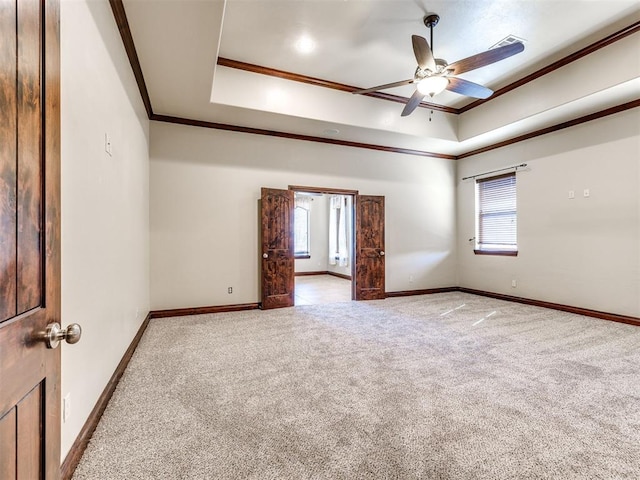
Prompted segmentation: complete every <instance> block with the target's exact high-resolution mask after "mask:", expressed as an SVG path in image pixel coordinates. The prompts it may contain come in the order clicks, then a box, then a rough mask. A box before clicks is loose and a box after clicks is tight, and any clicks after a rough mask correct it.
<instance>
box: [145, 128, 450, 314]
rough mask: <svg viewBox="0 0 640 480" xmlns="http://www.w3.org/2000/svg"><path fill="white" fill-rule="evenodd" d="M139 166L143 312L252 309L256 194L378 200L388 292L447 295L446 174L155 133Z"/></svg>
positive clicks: (285, 145) (323, 149)
mask: <svg viewBox="0 0 640 480" xmlns="http://www.w3.org/2000/svg"><path fill="white" fill-rule="evenodd" d="M150 157H151V174H150V182H151V183H150V186H151V187H150V188H151V191H150V222H151V227H150V228H151V308H152V309H154V310H155V309H164V308H180V307H197V306H206V305H225V304H237V303H252V302H257V301H259V278H258V270H259V251H258V241H259V230H258V219H259V217H258V199H259V197H260V187H263V186H265V187H272V188H283V189H286V188H287V187H288V185H308V186H317V187H330V188H345V189H353V190H359V191H360V193H362V194H371V195H384V196H385V197H386V253H387V256H386V262H387V263H386V265H387V268H386V288H387V291H397V290H409V289H423V288H432V287H448V286H452V285H455V284H456V272H455V270H456V252H455V234H456V231H455V185H454V172H455V168H456V165H455V162H452V161H449V160H441V159H433V158H424V157H417V156H410V155H402V154H392V153H386V152H376V151H370V150H363V149H357V148H349V147H341V146H336V145H325V144H318V143H312V142H303V141H297V140H288V139H282V138H275V137H266V136H260V135H251V134H244V133H235V132H226V131H221V130H211V129H205V128H195V127H189V126H182V125H172V124H167V123H160V122H151V147H150ZM411 276H412V277H413V282H410V281H409V277H411ZM229 286H232V287H233V294H228V293H227V288H228V287H229Z"/></svg>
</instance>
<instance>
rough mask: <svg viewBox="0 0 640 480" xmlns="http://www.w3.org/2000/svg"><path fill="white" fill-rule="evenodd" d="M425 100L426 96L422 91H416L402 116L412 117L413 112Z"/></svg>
mask: <svg viewBox="0 0 640 480" xmlns="http://www.w3.org/2000/svg"><path fill="white" fill-rule="evenodd" d="M423 98H424V94H422V93H420V91H419V90H418V89H416V91H415V92H413V95H411V98H410V99H409V101H408V102H407V104H406V105H405V106H404V110H402V113H401V114H400V115H401V116H403V117H406V116H407V115H410V114H411V112H413V111H414V110H415V109H416V108H417V107H418V105H420V102H421V101H422V99H423Z"/></svg>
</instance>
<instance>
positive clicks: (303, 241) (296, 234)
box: [293, 198, 311, 258]
mask: <svg viewBox="0 0 640 480" xmlns="http://www.w3.org/2000/svg"><path fill="white" fill-rule="evenodd" d="M310 207H311V203H310V201H309V199H308V198H296V206H295V208H294V209H293V225H294V231H293V243H294V256H295V258H309V257H310V256H311V252H310V251H309V210H310Z"/></svg>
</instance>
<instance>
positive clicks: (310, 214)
mask: <svg viewBox="0 0 640 480" xmlns="http://www.w3.org/2000/svg"><path fill="white" fill-rule="evenodd" d="M318 190H319V189H313V191H307V190H294V228H293V230H294V253H295V298H294V303H295V305H315V304H326V303H337V302H345V301H350V300H352V291H353V288H352V278H353V275H352V272H353V264H354V261H353V259H354V248H353V246H354V229H353V225H354V222H353V219H354V194H353V193H345V192H344V191H339V192H335V191H334V192H327V191H323V192H320V191H318Z"/></svg>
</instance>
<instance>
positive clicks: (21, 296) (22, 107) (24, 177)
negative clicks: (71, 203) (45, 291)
mask: <svg viewBox="0 0 640 480" xmlns="http://www.w3.org/2000/svg"><path fill="white" fill-rule="evenodd" d="M18 19H19V20H20V21H19V22H18V79H17V86H18V90H17V97H18V98H17V104H18V267H17V270H18V280H17V285H18V299H17V304H18V305H17V313H18V314H20V313H22V312H26V311H27V310H30V309H32V308H35V307H37V306H39V305H40V304H41V292H42V285H41V284H42V281H41V277H42V273H41V272H42V254H41V250H42V249H41V246H40V242H41V238H40V237H41V235H40V233H41V229H42V220H41V218H42V213H41V211H42V193H41V192H42V184H41V182H42V155H41V147H40V146H41V142H42V136H41V132H42V128H41V127H42V126H41V118H42V111H41V107H40V95H41V88H40V64H41V58H40V52H41V47H42V42H41V38H40V32H41V25H40V2H39V0H19V1H18Z"/></svg>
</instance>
